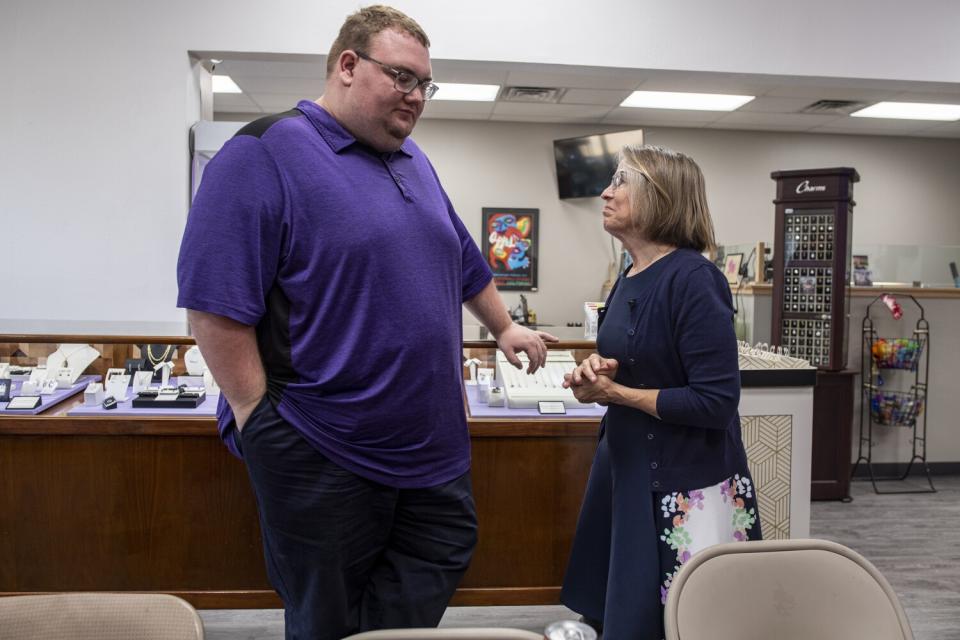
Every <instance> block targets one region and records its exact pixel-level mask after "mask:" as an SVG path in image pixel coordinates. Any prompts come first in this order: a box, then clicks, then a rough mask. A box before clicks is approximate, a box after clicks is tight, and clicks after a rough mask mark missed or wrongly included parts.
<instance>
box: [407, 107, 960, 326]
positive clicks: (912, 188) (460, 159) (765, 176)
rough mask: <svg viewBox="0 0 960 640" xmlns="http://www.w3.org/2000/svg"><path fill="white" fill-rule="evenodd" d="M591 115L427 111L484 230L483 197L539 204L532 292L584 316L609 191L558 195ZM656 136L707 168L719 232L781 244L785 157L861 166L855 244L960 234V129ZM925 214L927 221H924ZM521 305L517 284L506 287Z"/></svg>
mask: <svg viewBox="0 0 960 640" xmlns="http://www.w3.org/2000/svg"><path fill="white" fill-rule="evenodd" d="M597 130H599V128H597V127H594V126H585V125H553V124H530V123H523V124H518V123H499V122H467V121H455V120H422V121H421V122H420V124H419V125H418V128H417V131H416V134H415V136H414V137H415V138H416V140H417V142H418V143H419V144H420V145H421V146H422V147H423V148H424V150H425V151H426V152H427V153H428V155H429V156H430V158H431V160H432V161H433V163H434V165H435V166H436V167H437V171H438V173H439V174H440V178H441V179H442V180H443V183H444V185H445V187H446V189H447V191H448V193H449V194H450V197H451V200H453V203H454V205H455V206H456V207H457V210H458V212H459V213H460V216H461V218H463V220H464V222H465V223H466V225H467V228H468V229H470V231H471V233H473V234H474V237H475V238H476V239H477V240H478V242H479V240H480V237H481V236H480V214H481V210H482V208H483V207H491V206H494V207H507V206H510V207H533V208H538V209H540V230H541V245H540V258H541V263H540V272H539V273H540V276H539V284H540V291H539V292H538V293H532V294H527V298H528V301H529V303H530V305H531V306H532V307H533V308H534V309H535V310H536V311H537V317H538V320H540V321H541V322H548V323H552V324H561V325H562V324H565V323H566V322H568V321H574V320H580V319H581V316H582V303H583V301H584V300H594V299H596V298H597V296H598V295H599V290H600V285H601V284H602V283H603V281H604V279H605V278H606V271H605V270H606V266H607V262H608V261H609V260H610V258H609V256H610V245H609V241H608V236H606V234H605V233H604V232H603V230H602V226H601V218H600V213H599V211H600V208H601V207H600V204H599V203H600V201H599V199H594V200H589V199H577V200H566V201H562V200H559V199H558V198H557V188H556V178H555V172H554V166H553V146H552V141H553V140H554V139H557V138H563V137H570V136H575V135H581V134H584V133H593V132H596V131H597ZM644 133H645V139H646V141H647V142H650V143H653V144H660V145H664V146H668V147H673V148H675V149H678V150H681V151H684V152H686V153H689V154H690V155H692V156H693V157H694V159H696V160H697V161H698V162H699V163H700V165H701V167H702V168H703V171H704V175H705V176H706V181H707V190H708V202H709V205H710V208H711V210H712V212H713V215H714V221H715V224H716V227H717V237H718V239H719V240H720V241H721V242H722V243H724V244H748V243H754V242H757V241H758V240H763V241H765V242H767V244H768V245H769V246H773V231H774V207H773V204H772V201H773V198H774V196H775V193H776V190H775V183H774V181H773V180H771V179H770V172H771V171H774V170H780V169H802V168H813V167H832V166H852V167H855V168H856V169H857V170H858V171H859V173H860V175H861V177H862V180H861V182H860V183H858V184H857V185H856V187H855V188H854V196H855V198H856V202H857V206H856V208H855V209H854V238H853V239H854V243H855V244H887V243H891V242H896V243H898V244H918V245H935V244H960V215H958V213H960V212H958V206H960V205H958V203H960V181H957V180H956V175H957V172H958V170H960V140H935V139H913V138H895V137H867V136H839V135H810V134H792V133H789V134H787V133H764V132H746V131H714V130H705V129H656V128H648V129H644ZM918 217H919V218H922V220H923V224H917V219H918ZM504 296H505V298H506V299H507V301H508V303H509V304H511V305H515V304H516V301H517V299H518V294H516V293H505V294H504Z"/></svg>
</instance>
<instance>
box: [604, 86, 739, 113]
mask: <svg viewBox="0 0 960 640" xmlns="http://www.w3.org/2000/svg"><path fill="white" fill-rule="evenodd" d="M753 98H754V96H732V95H728V94H724V93H678V92H676V91H634V92H633V93H631V94H630V95H629V96H627V99H626V100H624V101H623V102H621V103H620V106H621V107H643V108H646V109H687V110H690V111H733V110H734V109H737V108H739V107H742V106H743V105H745V104H747V103H748V102H750V101H751V100H753Z"/></svg>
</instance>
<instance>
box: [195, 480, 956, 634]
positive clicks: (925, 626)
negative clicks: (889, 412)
mask: <svg viewBox="0 0 960 640" xmlns="http://www.w3.org/2000/svg"><path fill="white" fill-rule="evenodd" d="M934 480H935V483H936V485H937V488H938V489H939V492H938V493H934V494H914V495H882V496H878V495H875V494H874V493H873V490H872V488H871V487H870V484H869V483H866V482H855V483H853V488H852V494H853V497H854V500H853V502H851V503H848V504H844V503H840V502H815V503H813V505H812V515H811V523H810V524H811V526H810V533H811V535H812V536H814V537H817V538H826V539H828V540H833V541H835V542H839V543H841V544H844V545H847V546H848V547H851V548H852V549H854V550H856V551H858V552H860V553H861V554H863V555H864V556H865V557H866V558H867V559H868V560H870V561H871V562H873V563H874V564H875V565H876V566H877V568H878V569H880V571H881V572H882V573H883V574H884V576H886V578H887V580H889V581H890V584H891V585H892V586H893V588H894V590H895V591H896V592H897V594H898V595H899V596H900V600H901V602H902V603H903V605H904V608H905V609H906V611H907V616H908V617H909V618H910V624H911V626H912V627H913V632H914V636H915V637H916V639H917V640H960V477H953V476H950V477H945V476H941V477H937V478H935V479H934ZM200 613H201V616H202V617H203V620H204V625H205V627H206V631H207V638H210V639H211V640H226V639H228V638H230V639H231V640H232V639H243V640H279V639H282V638H283V612H282V611H276V610H221V611H201V612H200ZM573 617H575V614H574V613H573V612H572V611H570V610H569V609H567V608H566V607H562V606H549V607H452V608H450V609H449V610H448V611H447V614H446V615H445V616H444V618H443V622H442V623H441V624H442V625H443V626H451V627H453V626H459V627H464V626H471V627H472V626H499V627H516V628H520V629H529V630H531V631H542V630H543V628H544V627H545V626H546V625H547V624H548V623H549V622H552V621H554V620H559V619H562V618H573Z"/></svg>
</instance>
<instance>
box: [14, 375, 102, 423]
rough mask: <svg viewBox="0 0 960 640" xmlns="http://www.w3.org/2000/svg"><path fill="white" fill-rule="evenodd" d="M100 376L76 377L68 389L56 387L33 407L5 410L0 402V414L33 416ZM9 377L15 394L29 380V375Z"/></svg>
mask: <svg viewBox="0 0 960 640" xmlns="http://www.w3.org/2000/svg"><path fill="white" fill-rule="evenodd" d="M100 378H101V377H100V376H98V375H86V376H80V377H79V378H77V381H76V382H74V383H73V386H71V387H70V388H69V389H57V390H56V391H54V392H53V393H52V394H50V395H48V396H40V398H41V400H40V406H38V407H36V408H35V409H10V410H7V408H6V407H7V403H6V402H0V415H8V416H35V415H38V414H40V413H43V412H44V411H46V410H47V409H50V408H51V407H55V406H57V405H58V404H60V403H61V402H63V401H64V400H66V399H67V398H72V397H73V396H75V395H77V394H78V393H81V392H82V391H83V390H84V389H86V388H87V385H88V384H90V383H91V382H99V381H100ZM10 379H11V380H13V388H12V389H11V392H12V393H11V395H12V396H17V395H19V394H20V387H21V386H23V383H24V381H25V380H29V379H30V376H10Z"/></svg>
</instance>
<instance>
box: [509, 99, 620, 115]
mask: <svg viewBox="0 0 960 640" xmlns="http://www.w3.org/2000/svg"><path fill="white" fill-rule="evenodd" d="M494 105H495V106H494V108H493V113H494V115H497V116H527V117H530V116H543V117H546V118H602V117H603V116H605V115H607V112H608V111H610V108H609V107H605V106H599V105H582V104H536V103H527V102H496V103H494Z"/></svg>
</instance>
